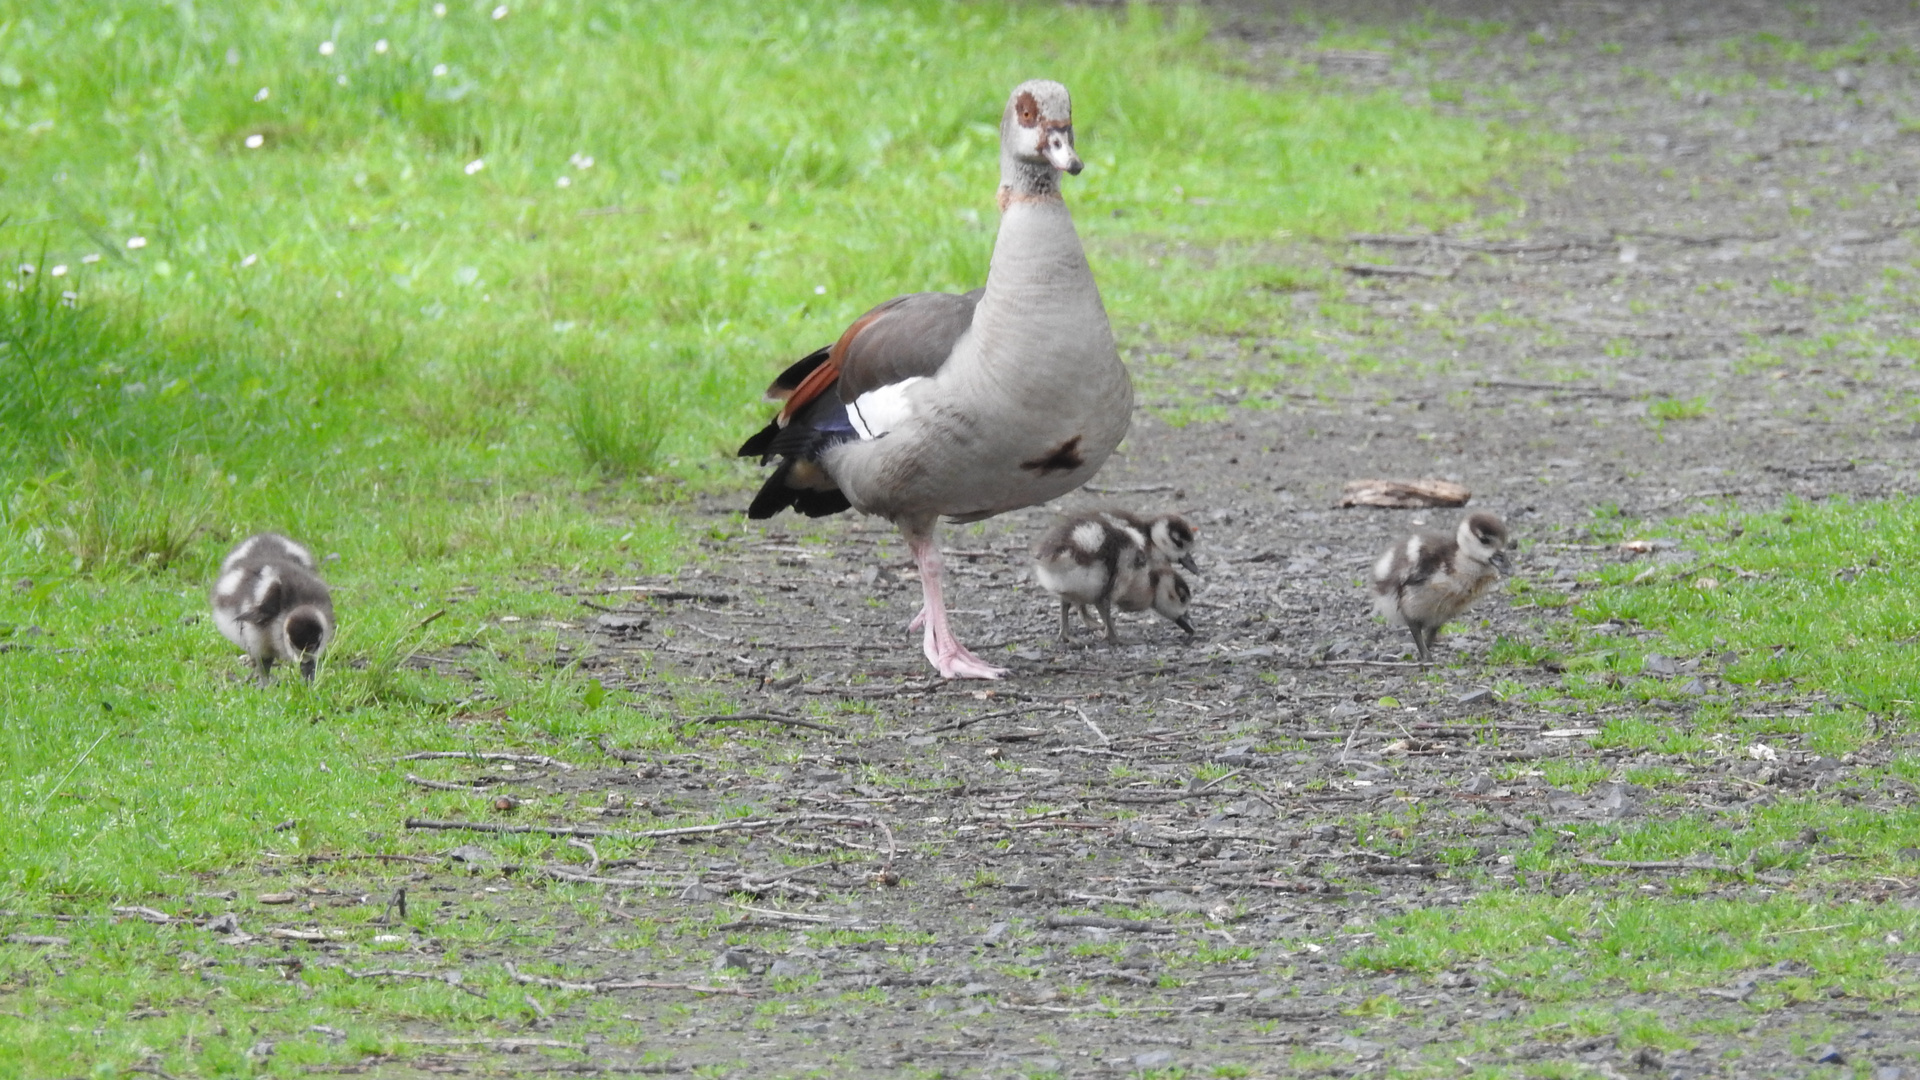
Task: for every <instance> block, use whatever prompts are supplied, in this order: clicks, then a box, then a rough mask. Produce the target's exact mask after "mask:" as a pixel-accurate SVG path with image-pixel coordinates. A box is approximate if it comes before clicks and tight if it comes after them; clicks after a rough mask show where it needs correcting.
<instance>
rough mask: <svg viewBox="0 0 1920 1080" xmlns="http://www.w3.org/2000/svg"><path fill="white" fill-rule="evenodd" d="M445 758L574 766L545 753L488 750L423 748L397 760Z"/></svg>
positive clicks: (557, 766) (566, 769)
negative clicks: (510, 752) (509, 752)
mask: <svg viewBox="0 0 1920 1080" xmlns="http://www.w3.org/2000/svg"><path fill="white" fill-rule="evenodd" d="M443 758H465V759H467V760H470V761H512V762H518V763H521V764H526V765H548V766H552V767H554V768H557V769H562V770H565V771H568V772H571V771H572V770H573V766H572V765H569V764H567V763H566V762H564V761H561V760H559V759H558V758H550V757H548V756H546V755H545V754H505V753H497V752H493V751H486V750H422V751H420V752H419V753H417V754H402V755H400V756H399V757H397V758H394V759H393V760H395V761H435V760H439V759H443Z"/></svg>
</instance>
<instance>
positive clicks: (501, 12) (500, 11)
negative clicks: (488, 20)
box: [493, 4, 507, 21]
mask: <svg viewBox="0 0 1920 1080" xmlns="http://www.w3.org/2000/svg"><path fill="white" fill-rule="evenodd" d="M493 17H494V19H495V20H496V21H497V20H500V19H504V18H506V17H507V5H505V4H501V5H500V6H499V7H497V8H494V9H493Z"/></svg>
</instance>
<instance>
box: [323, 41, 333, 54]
mask: <svg viewBox="0 0 1920 1080" xmlns="http://www.w3.org/2000/svg"><path fill="white" fill-rule="evenodd" d="M320 55H321V56H332V55H333V42H331V41H323V42H321V43H320Z"/></svg>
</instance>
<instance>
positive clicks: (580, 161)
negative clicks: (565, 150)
mask: <svg viewBox="0 0 1920 1080" xmlns="http://www.w3.org/2000/svg"><path fill="white" fill-rule="evenodd" d="M567 164H569V165H572V166H573V167H574V168H576V169H591V168H593V158H592V156H590V155H588V154H568V155H567Z"/></svg>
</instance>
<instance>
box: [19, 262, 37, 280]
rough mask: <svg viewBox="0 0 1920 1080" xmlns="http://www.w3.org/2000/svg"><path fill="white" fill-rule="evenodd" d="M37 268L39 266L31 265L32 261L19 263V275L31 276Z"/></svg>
mask: <svg viewBox="0 0 1920 1080" xmlns="http://www.w3.org/2000/svg"><path fill="white" fill-rule="evenodd" d="M39 269H40V268H39V267H37V266H35V265H33V264H32V263H21V264H20V276H21V277H30V276H32V275H33V274H34V273H36V272H38V271H39Z"/></svg>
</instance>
